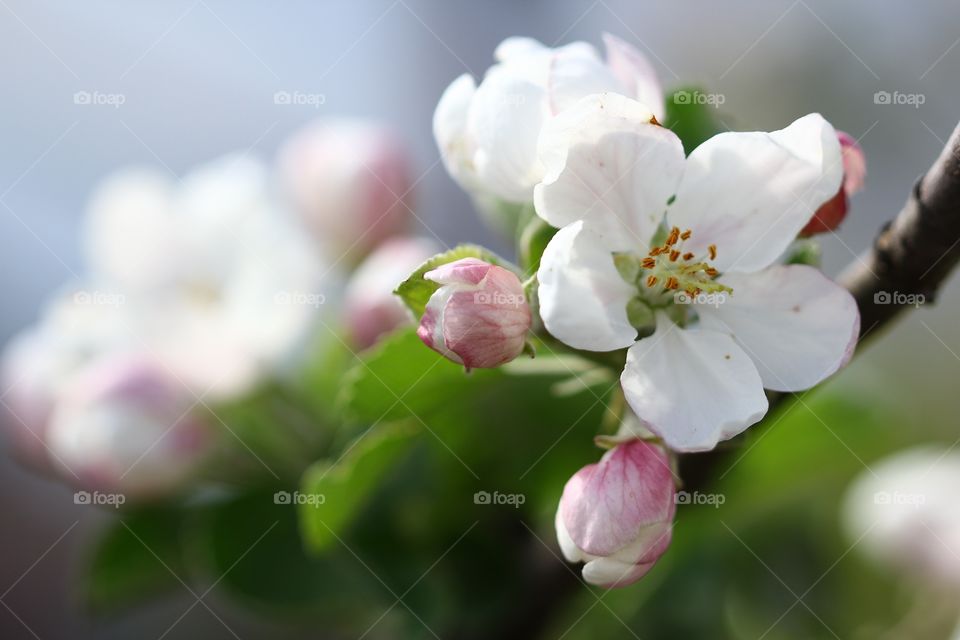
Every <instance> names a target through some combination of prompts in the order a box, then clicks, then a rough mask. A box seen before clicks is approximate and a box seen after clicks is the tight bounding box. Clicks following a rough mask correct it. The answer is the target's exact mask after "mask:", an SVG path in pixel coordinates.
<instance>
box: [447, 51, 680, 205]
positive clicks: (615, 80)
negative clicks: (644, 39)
mask: <svg viewBox="0 0 960 640" xmlns="http://www.w3.org/2000/svg"><path fill="white" fill-rule="evenodd" d="M604 43H605V44H606V60H604V59H602V58H601V57H600V55H599V53H598V52H597V50H596V49H595V48H594V47H593V46H592V45H590V44H587V43H585V42H574V43H572V44H568V45H565V46H563V47H560V48H556V49H551V48H549V47H546V46H544V45H542V44H540V43H539V42H537V41H536V40H533V39H531V38H519V37H514V38H508V39H507V40H504V41H503V42H502V43H501V44H500V46H498V47H497V49H496V52H495V54H494V56H495V58H496V60H497V64H495V65H494V66H492V67H491V68H490V69H489V70H488V71H487V72H486V74H485V76H484V78H483V80H482V81H481V82H480V84H479V86H478V85H477V84H476V82H475V81H474V79H473V78H472V77H471V76H470V75H469V74H464V75H462V76H460V77H459V78H457V79H456V80H454V81H453V83H452V84H451V85H450V86H449V87H448V88H447V90H446V91H445V92H444V94H443V96H442V97H441V98H440V102H439V104H438V105H437V109H436V112H435V114H434V118H433V131H434V137H435V138H436V140H437V144H438V146H439V147H440V154H441V156H442V158H443V162H444V165H445V166H446V168H447V171H448V172H449V173H450V175H451V176H452V177H453V178H454V179H455V180H456V181H457V182H458V183H459V184H460V186H461V187H463V188H464V189H466V190H467V191H468V192H470V193H471V194H473V195H475V196H478V197H480V198H481V199H482V200H486V199H489V198H491V197H492V198H496V199H500V200H503V201H507V202H514V203H526V202H529V201H530V200H531V197H532V191H533V186H534V185H535V184H537V182H539V181H540V179H541V177H542V173H543V167H542V166H541V164H540V162H539V160H538V158H537V138H538V137H539V135H540V130H541V129H542V127H543V126H544V124H545V123H546V122H548V121H549V120H550V118H551V117H553V116H555V115H556V114H558V113H561V112H562V111H564V110H565V109H567V108H568V107H570V106H571V105H573V104H575V103H576V102H577V100H579V99H580V98H582V97H584V96H587V95H590V94H595V93H600V92H603V91H610V92H615V93H620V94H623V95H626V96H629V97H631V98H636V99H637V100H640V101H641V102H643V103H645V104H647V105H649V107H650V108H651V109H652V110H653V111H654V113H656V114H657V116H658V117H662V116H663V104H664V99H663V91H662V89H661V87H660V83H659V81H658V80H657V76H656V73H655V72H654V70H653V68H652V67H651V66H650V63H649V62H648V61H647V60H646V58H645V57H644V56H643V54H641V53H640V52H639V51H637V50H636V49H635V48H633V47H632V46H631V45H629V44H627V43H626V42H624V41H623V40H621V39H620V38H617V37H616V36H612V35H609V34H605V35H604Z"/></svg>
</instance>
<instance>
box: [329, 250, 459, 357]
mask: <svg viewBox="0 0 960 640" xmlns="http://www.w3.org/2000/svg"><path fill="white" fill-rule="evenodd" d="M440 250H441V249H440V247H439V246H438V245H437V244H436V243H435V242H433V241H431V240H428V239H426V238H394V239H392V240H388V241H387V242H385V243H384V244H382V245H380V246H379V247H378V248H377V249H376V250H375V251H374V252H373V253H372V254H370V256H368V257H367V259H366V260H364V262H363V264H361V265H360V267H359V268H358V269H357V270H356V271H355V272H354V273H353V275H352V276H351V277H350V282H349V283H348V284H347V290H346V294H345V296H344V298H345V299H344V324H345V325H346V328H347V330H348V332H349V334H350V336H351V338H352V341H353V344H355V345H356V346H358V347H360V348H366V347H369V346H370V345H372V344H374V343H375V342H376V341H377V340H378V339H379V338H380V336H382V335H385V334H387V333H389V332H390V331H393V330H394V329H396V328H397V327H400V326H402V325H405V324H408V323H410V322H411V321H412V320H413V316H412V314H411V313H410V311H409V309H407V308H406V307H405V306H404V304H403V302H402V301H401V300H400V298H398V297H397V296H396V295H394V293H393V291H394V289H396V288H397V286H398V285H399V284H400V283H401V282H403V281H404V280H405V279H406V278H407V277H409V276H410V274H411V273H412V272H413V271H414V270H416V268H417V267H419V266H420V265H421V264H423V263H424V262H426V261H427V260H428V259H429V258H430V257H431V256H433V255H436V254H437V253H439V252H440Z"/></svg>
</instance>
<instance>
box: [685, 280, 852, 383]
mask: <svg viewBox="0 0 960 640" xmlns="http://www.w3.org/2000/svg"><path fill="white" fill-rule="evenodd" d="M720 281H721V282H723V283H724V284H726V285H728V286H730V287H732V288H733V293H732V294H731V295H728V296H726V298H725V300H724V302H723V303H722V304H719V305H717V306H716V307H709V306H703V307H700V308H698V311H699V312H700V321H701V324H702V326H703V327H704V328H706V329H713V330H716V331H721V332H725V333H730V334H732V335H733V337H734V338H735V339H736V341H737V342H738V343H739V344H740V345H742V346H743V348H744V350H745V351H746V352H747V354H748V355H749V356H750V357H751V358H752V359H753V362H754V364H756V365H757V369H758V370H759V371H760V377H761V379H762V380H763V386H764V387H766V388H767V389H775V390H777V391H801V390H803V389H809V388H810V387H812V386H814V385H815V384H817V383H819V382H820V381H822V380H823V379H824V378H826V377H827V376H829V375H831V374H833V373H834V372H836V371H837V370H838V369H840V367H842V366H843V365H844V364H845V363H846V362H847V361H848V360H849V359H850V356H851V355H852V354H853V348H854V346H855V345H856V341H857V335H858V333H859V329H860V314H859V312H858V311H857V304H856V302H855V301H854V299H853V296H851V295H850V293H849V292H848V291H847V290H846V289H844V288H843V287H841V286H840V285H838V284H836V283H834V282H833V281H832V280H830V279H829V278H827V277H826V276H824V275H823V274H822V273H820V271H818V270H817V269H814V268H813V267H808V266H805V265H776V266H773V267H769V268H767V269H764V270H763V271H760V272H758V273H751V274H727V275H725V276H723V277H722V278H721V279H720Z"/></svg>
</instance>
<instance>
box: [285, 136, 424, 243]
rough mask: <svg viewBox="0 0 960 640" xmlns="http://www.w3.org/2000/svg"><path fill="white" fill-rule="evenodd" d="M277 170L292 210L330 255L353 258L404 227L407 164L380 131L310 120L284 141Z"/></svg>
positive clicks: (409, 185)
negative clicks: (300, 129)
mask: <svg viewBox="0 0 960 640" xmlns="http://www.w3.org/2000/svg"><path fill="white" fill-rule="evenodd" d="M279 164H280V173H281V180H282V182H283V183H284V185H285V187H286V189H287V192H288V194H289V196H290V198H291V199H292V201H293V206H294V208H295V209H296V210H297V211H298V213H299V214H300V215H301V216H302V218H303V219H304V221H305V222H306V226H307V227H308V228H309V229H310V230H311V231H312V232H313V234H314V235H315V236H316V238H317V239H318V241H319V242H320V243H321V244H323V245H324V246H326V247H328V248H330V249H331V250H332V251H333V253H334V254H335V255H336V256H337V257H339V256H341V255H344V254H346V255H348V256H350V258H351V259H353V260H356V259H358V258H359V257H362V256H363V255H365V254H366V253H367V252H368V251H369V250H371V249H372V248H373V247H375V246H376V245H378V244H379V243H380V242H382V241H383V240H384V239H386V238H388V237H390V236H392V235H396V234H398V233H401V232H402V231H403V229H404V228H405V226H406V224H407V222H408V219H409V217H410V205H411V199H412V198H411V194H410V191H411V189H412V187H413V184H412V180H411V161H410V158H409V157H408V155H407V151H406V149H405V148H404V146H403V145H402V143H401V142H400V141H399V140H398V139H397V137H396V136H395V135H394V134H393V132H391V131H390V130H388V129H386V128H384V127H381V126H379V125H376V124H371V123H367V122H362V121H351V120H334V121H329V122H322V121H321V122H316V123H314V124H312V125H310V126H308V127H307V128H306V129H304V130H302V131H301V132H299V133H298V134H295V135H294V137H293V138H291V139H290V140H289V141H288V142H287V143H286V145H285V146H284V148H283V149H282V150H281V153H280V158H279Z"/></svg>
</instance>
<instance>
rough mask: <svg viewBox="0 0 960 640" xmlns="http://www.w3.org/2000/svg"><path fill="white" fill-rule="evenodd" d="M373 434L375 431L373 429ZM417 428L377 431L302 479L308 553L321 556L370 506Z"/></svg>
mask: <svg viewBox="0 0 960 640" xmlns="http://www.w3.org/2000/svg"><path fill="white" fill-rule="evenodd" d="M373 429H375V430H373ZM416 432H417V429H414V428H412V427H411V426H410V425H409V424H407V423H393V424H391V425H383V426H382V427H377V426H375V427H373V428H372V432H371V433H369V434H367V433H365V434H363V435H361V436H360V437H359V438H357V440H355V441H354V442H353V443H352V444H351V445H350V446H348V447H347V450H346V453H345V454H344V455H343V456H342V457H341V458H340V459H338V460H332V461H321V462H318V463H316V464H315V465H313V466H312V467H310V468H309V469H308V470H307V472H306V473H305V474H304V477H303V482H302V485H301V486H302V491H301V496H303V497H304V500H305V501H304V502H302V503H301V504H300V505H299V513H300V523H301V528H302V531H303V537H304V539H305V542H306V544H308V545H309V547H310V549H311V550H312V551H315V552H319V551H323V550H325V549H327V548H328V547H329V546H331V545H333V544H335V543H336V541H337V540H338V538H339V537H340V536H341V535H342V532H343V530H344V529H345V528H346V527H347V526H348V525H349V524H350V523H351V521H352V520H353V518H354V516H355V515H356V514H357V512H359V511H360V509H361V508H362V507H363V506H364V505H365V504H366V503H367V499H368V498H369V496H370V494H372V493H373V492H374V491H375V490H376V489H377V487H378V486H379V484H380V482H381V481H382V480H383V478H384V476H385V475H386V474H387V473H389V471H390V469H391V468H392V467H393V465H394V464H395V463H396V462H397V461H398V460H399V459H400V457H401V456H402V455H403V454H404V453H406V452H407V451H408V450H409V448H410V446H411V445H412V443H413V435H414V434H415V433H416Z"/></svg>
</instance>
